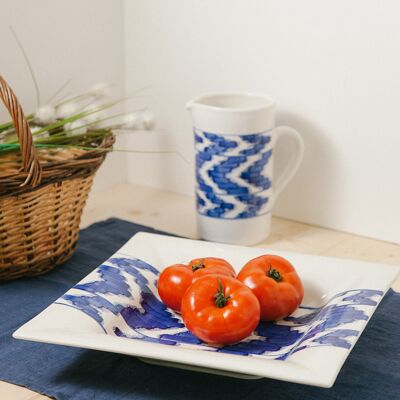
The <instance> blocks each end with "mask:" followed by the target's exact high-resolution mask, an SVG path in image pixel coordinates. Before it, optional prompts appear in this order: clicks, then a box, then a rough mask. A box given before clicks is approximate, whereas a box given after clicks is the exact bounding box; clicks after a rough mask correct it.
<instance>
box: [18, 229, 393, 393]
mask: <svg viewBox="0 0 400 400" xmlns="http://www.w3.org/2000/svg"><path fill="white" fill-rule="evenodd" d="M265 253H268V249H260V248H246V247H238V246H231V245H222V244H216V243H207V242H202V241H195V240H188V239H179V238H172V237H168V236H162V235H154V234H148V233H139V234H137V235H135V236H134V237H133V238H132V239H131V240H130V241H129V242H128V243H127V244H125V245H124V246H123V247H122V248H121V249H120V250H119V251H118V252H117V253H116V254H114V255H113V256H112V257H111V258H110V259H108V260H107V261H105V262H104V263H103V264H102V265H100V266H99V267H98V268H97V269H95V270H94V271H93V272H92V273H90V274H89V275H88V276H87V277H86V278H84V279H83V280H82V281H81V282H79V283H78V284H76V285H75V286H74V287H73V288H71V289H70V290H69V291H68V292H67V293H65V294H64V295H63V296H62V297H61V298H59V299H58V300H57V301H56V302H55V303H53V304H52V305H51V306H50V307H48V308H47V309H46V310H44V311H43V312H42V313H41V314H39V315H38V316H36V317H35V318H34V319H32V320H31V321H29V322H28V323H27V324H25V325H24V326H23V327H21V328H20V329H18V331H16V332H15V333H14V337H16V338H19V339H27V340H35V341H41V342H48V343H54V344H64V345H70V346H78V347H84V348H91V349H98V350H104V351H111V352H118V353H123V354H129V355H134V356H139V357H142V358H145V359H147V360H148V361H149V362H153V363H154V362H156V363H161V364H163V365H165V364H166V363H167V364H168V363H171V364H170V365H172V366H178V367H180V368H182V367H183V368H185V366H186V368H188V369H197V370H202V371H207V372H212V373H221V374H228V375H234V376H238V377H245V378H248V377H270V378H275V379H280V380H287V381H292V382H298V383H305V384H310V385H317V386H324V387H330V386H331V385H332V384H333V383H334V381H335V379H336V376H337V374H338V372H339V370H340V368H341V366H342V365H343V363H344V361H345V360H346V358H347V356H348V355H349V352H350V351H351V349H352V347H353V346H354V344H355V342H356V341H357V339H358V337H359V336H360V334H361V332H362V330H363V329H364V327H365V325H366V324H367V322H368V320H369V318H370V317H371V315H372V313H373V312H374V310H375V308H376V307H377V306H378V304H379V302H380V301H381V299H382V297H383V296H384V294H385V292H386V290H387V289H388V287H389V286H390V284H391V282H392V281H393V280H394V278H395V277H396V275H397V272H398V268H396V267H393V266H387V265H379V264H370V263H362V262H356V261H349V260H339V259H334V258H324V257H317V256H309V255H303V254H295V253H285V252H274V254H279V255H282V256H284V257H286V258H288V259H289V260H290V261H291V262H292V263H293V264H294V265H295V266H296V269H297V271H298V273H299V275H300V277H301V278H302V280H303V283H304V287H305V297H304V300H303V303H302V304H301V306H300V308H299V309H298V310H297V311H296V312H295V313H294V314H293V315H291V316H289V317H288V318H286V319H284V320H282V321H277V322H275V323H264V322H262V323H260V325H259V326H258V328H257V329H256V331H255V332H254V333H253V334H252V335H251V336H249V337H248V338H246V339H245V340H243V341H241V342H240V343H237V344H235V345H230V346H224V347H222V346H211V345H207V344H205V343H203V342H201V341H200V340H199V339H197V338H196V337H195V336H193V335H192V334H191V333H190V332H188V331H187V329H186V328H185V326H184V324H183V323H182V320H181V318H180V316H179V315H178V314H176V313H174V312H173V311H171V310H170V309H168V308H166V307H165V306H164V304H163V303H162V302H161V301H160V299H159V296H158V294H157V278H158V275H159V273H160V271H161V270H162V269H163V268H164V267H165V266H167V265H169V264H173V263H176V262H185V261H189V260H191V259H193V258H198V257H204V256H216V257H223V258H226V259H227V260H228V261H229V262H231V263H232V264H233V265H234V266H235V268H236V269H237V270H239V269H240V268H241V266H242V265H244V263H245V262H246V261H247V260H249V259H251V258H253V257H256V256H258V255H261V254H265ZM371 345H373V344H371ZM242 374H243V375H242Z"/></svg>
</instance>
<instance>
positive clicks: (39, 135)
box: [30, 126, 50, 141]
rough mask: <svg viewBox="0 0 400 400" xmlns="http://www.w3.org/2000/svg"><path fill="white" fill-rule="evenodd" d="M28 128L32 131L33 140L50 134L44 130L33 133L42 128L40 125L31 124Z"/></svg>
mask: <svg viewBox="0 0 400 400" xmlns="http://www.w3.org/2000/svg"><path fill="white" fill-rule="evenodd" d="M30 128H31V132H32V135H33V141H35V140H37V139H42V138H47V137H49V136H50V133H49V131H44V132H42V133H39V134H36V135H34V134H35V133H36V132H38V131H40V130H42V128H41V127H40V126H32V127H30Z"/></svg>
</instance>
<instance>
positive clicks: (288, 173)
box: [274, 126, 304, 199]
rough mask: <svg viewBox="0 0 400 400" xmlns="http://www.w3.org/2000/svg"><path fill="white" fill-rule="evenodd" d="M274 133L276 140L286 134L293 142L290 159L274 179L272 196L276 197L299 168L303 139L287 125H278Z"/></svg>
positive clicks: (302, 152) (302, 153)
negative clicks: (293, 146) (293, 147)
mask: <svg viewBox="0 0 400 400" xmlns="http://www.w3.org/2000/svg"><path fill="white" fill-rule="evenodd" d="M275 134H276V142H277V141H279V139H280V138H282V137H283V136H287V137H290V138H291V140H293V142H294V144H295V149H294V151H293V153H292V156H291V159H290V161H289V162H288V164H287V165H286V167H285V169H284V170H283V172H282V173H281V174H280V176H278V177H277V179H276V183H275V185H274V198H275V199H276V198H277V197H278V196H279V194H280V193H281V192H282V190H283V189H284V188H285V186H286V185H287V184H288V183H289V182H290V180H291V179H292V178H293V176H294V174H295V173H296V171H297V170H298V169H299V166H300V163H301V160H302V159H303V155H304V141H303V138H302V137H301V135H300V134H299V132H297V131H296V130H295V129H293V128H291V127H289V126H278V127H277V128H275Z"/></svg>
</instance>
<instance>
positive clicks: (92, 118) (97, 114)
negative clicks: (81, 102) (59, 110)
mask: <svg viewBox="0 0 400 400" xmlns="http://www.w3.org/2000/svg"><path fill="white" fill-rule="evenodd" d="M100 107H101V105H100V104H97V103H92V104H89V105H88V106H86V107H85V109H84V111H85V112H89V113H91V114H89V115H86V116H85V120H86V122H87V123H88V124H90V128H91V129H100V124H99V123H97V121H98V120H99V119H100V118H101V117H103V116H104V115H103V113H102V111H103V110H101V111H100V110H99V111H96V110H98V109H99V108H100Z"/></svg>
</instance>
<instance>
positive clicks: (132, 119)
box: [121, 113, 142, 129]
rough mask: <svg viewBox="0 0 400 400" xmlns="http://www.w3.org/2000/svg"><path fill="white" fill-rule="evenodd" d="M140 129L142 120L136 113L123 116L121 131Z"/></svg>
mask: <svg viewBox="0 0 400 400" xmlns="http://www.w3.org/2000/svg"><path fill="white" fill-rule="evenodd" d="M141 127H142V119H141V118H140V115H138V114H137V113H131V114H127V115H125V116H124V119H123V120H122V124H121V128H122V129H140V128H141Z"/></svg>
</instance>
